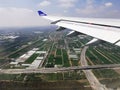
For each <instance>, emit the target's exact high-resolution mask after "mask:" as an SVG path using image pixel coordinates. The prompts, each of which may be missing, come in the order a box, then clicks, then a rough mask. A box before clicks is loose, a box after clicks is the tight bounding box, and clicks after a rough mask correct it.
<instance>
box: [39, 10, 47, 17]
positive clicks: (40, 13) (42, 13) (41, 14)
mask: <svg viewBox="0 0 120 90" xmlns="http://www.w3.org/2000/svg"><path fill="white" fill-rule="evenodd" d="M38 14H39V15H40V16H47V14H45V13H44V12H42V11H38Z"/></svg>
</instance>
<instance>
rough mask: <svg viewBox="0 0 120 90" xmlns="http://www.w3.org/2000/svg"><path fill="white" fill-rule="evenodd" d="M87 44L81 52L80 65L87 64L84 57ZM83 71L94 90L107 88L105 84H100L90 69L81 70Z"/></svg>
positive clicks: (105, 89)
mask: <svg viewBox="0 0 120 90" xmlns="http://www.w3.org/2000/svg"><path fill="white" fill-rule="evenodd" d="M87 48H88V46H85V47H84V48H83V50H82V52H81V56H80V63H81V65H82V66H88V63H87V60H86V58H85V53H86V50H87ZM83 72H84V73H85V75H86V78H87V79H88V81H89V83H90V85H91V87H92V88H93V89H94V90H109V89H107V88H106V87H105V85H102V84H101V83H100V82H99V81H98V79H97V78H96V77H95V75H94V74H93V73H92V71H91V70H83Z"/></svg>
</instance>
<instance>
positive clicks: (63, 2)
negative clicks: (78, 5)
mask: <svg viewBox="0 0 120 90" xmlns="http://www.w3.org/2000/svg"><path fill="white" fill-rule="evenodd" d="M76 1H77V0H59V3H60V5H59V6H60V7H62V8H66V9H68V8H71V7H74V6H75V2H76Z"/></svg>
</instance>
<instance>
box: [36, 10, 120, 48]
mask: <svg viewBox="0 0 120 90" xmlns="http://www.w3.org/2000/svg"><path fill="white" fill-rule="evenodd" d="M38 13H39V15H40V16H43V17H44V18H46V19H49V20H51V21H52V24H55V25H58V26H61V27H64V28H68V29H72V30H74V31H77V32H80V33H83V34H87V35H89V36H92V37H95V38H96V39H101V40H103V41H107V42H110V43H112V44H115V45H118V46H120V19H101V18H71V17H55V16H47V14H45V13H43V12H42V11H38Z"/></svg>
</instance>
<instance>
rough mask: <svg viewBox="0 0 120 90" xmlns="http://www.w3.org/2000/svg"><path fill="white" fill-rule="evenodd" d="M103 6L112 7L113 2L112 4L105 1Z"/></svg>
mask: <svg viewBox="0 0 120 90" xmlns="http://www.w3.org/2000/svg"><path fill="white" fill-rule="evenodd" d="M105 6H106V7H112V6H113V4H112V3H111V2H107V3H105Z"/></svg>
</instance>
